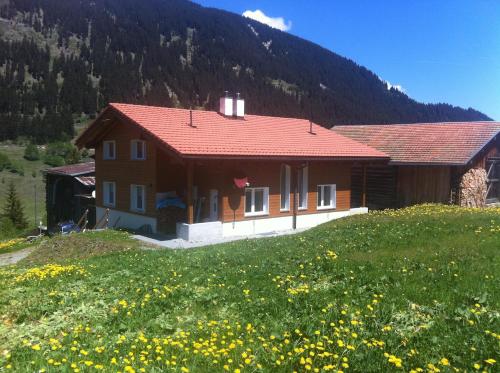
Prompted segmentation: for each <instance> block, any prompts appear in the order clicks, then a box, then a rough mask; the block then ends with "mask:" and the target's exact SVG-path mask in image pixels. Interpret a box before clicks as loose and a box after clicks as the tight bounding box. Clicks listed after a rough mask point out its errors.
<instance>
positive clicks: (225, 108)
mask: <svg viewBox="0 0 500 373" xmlns="http://www.w3.org/2000/svg"><path fill="white" fill-rule="evenodd" d="M219 113H220V114H222V115H225V116H227V117H231V116H232V115H233V98H232V97H231V96H229V93H228V92H227V91H226V92H225V95H224V97H221V99H220V101H219Z"/></svg>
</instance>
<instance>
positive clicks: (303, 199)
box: [297, 166, 309, 210]
mask: <svg viewBox="0 0 500 373" xmlns="http://www.w3.org/2000/svg"><path fill="white" fill-rule="evenodd" d="M297 172H298V173H299V174H298V175H297V182H298V180H299V179H300V173H302V185H300V184H299V186H298V187H299V195H298V196H297V198H298V209H299V210H307V200H308V193H309V166H305V167H303V168H301V169H299V170H298V171H297Z"/></svg>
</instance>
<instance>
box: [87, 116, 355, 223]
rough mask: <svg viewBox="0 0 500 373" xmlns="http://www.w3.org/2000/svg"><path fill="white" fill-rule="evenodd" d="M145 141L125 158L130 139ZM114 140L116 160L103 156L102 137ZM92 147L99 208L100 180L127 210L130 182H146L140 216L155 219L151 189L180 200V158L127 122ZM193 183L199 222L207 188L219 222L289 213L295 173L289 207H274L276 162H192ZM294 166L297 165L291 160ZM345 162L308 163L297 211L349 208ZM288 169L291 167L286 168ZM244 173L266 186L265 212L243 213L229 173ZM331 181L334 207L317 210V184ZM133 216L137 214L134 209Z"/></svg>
mask: <svg viewBox="0 0 500 373" xmlns="http://www.w3.org/2000/svg"><path fill="white" fill-rule="evenodd" d="M134 139H141V140H145V141H146V147H147V149H146V151H147V155H146V160H132V159H131V141H132V140H134ZM106 140H114V141H115V142H116V159H115V160H103V155H102V151H103V150H102V141H106ZM102 141H101V142H100V143H99V145H98V146H97V147H96V149H95V162H96V180H97V182H96V193H97V199H96V205H97V206H103V195H102V189H103V182H104V181H111V182H115V183H116V205H115V207H114V208H115V209H117V210H120V211H125V212H131V210H130V185H131V184H138V185H145V186H146V211H145V212H144V215H146V216H150V217H157V216H158V212H157V210H156V206H155V204H156V193H159V192H169V191H175V192H176V193H177V195H178V196H179V197H181V199H183V200H184V201H186V195H187V187H186V185H187V176H186V161H181V160H179V159H175V158H174V157H172V156H171V155H169V154H167V153H165V152H164V151H163V150H162V149H159V148H158V147H157V146H156V143H155V142H153V141H148V139H147V138H144V137H143V135H142V133H141V131H140V130H139V129H136V128H134V127H132V126H129V125H126V124H122V123H116V125H115V126H114V127H113V128H112V129H111V130H110V131H109V132H108V133H107V134H106V135H105V137H104V138H103V139H102ZM192 162H193V163H194V177H193V185H194V186H196V187H197V188H198V197H199V198H204V202H203V204H202V213H201V215H200V221H203V219H205V218H206V217H208V215H209V202H208V201H209V192H210V189H217V190H218V191H219V212H220V216H219V218H220V219H221V220H222V221H224V222H231V221H238V220H247V219H259V218H270V217H279V216H290V215H292V214H293V185H294V184H293V183H294V182H295V179H296V173H295V172H294V171H292V174H291V179H292V182H291V188H290V190H291V193H290V210H289V211H287V212H281V211H280V169H281V164H282V163H283V162H278V161H263V160H259V161H258V160H255V161H252V160H249V161H235V160H232V161H231V160H193V161H192ZM294 166H297V164H295V165H294ZM351 166H352V164H351V163H350V162H310V163H309V175H308V190H309V193H308V206H307V209H305V210H300V211H298V214H311V213H318V212H328V211H332V210H334V211H344V210H349V209H350V207H351ZM292 170H293V169H292ZM241 176H248V178H249V181H250V183H251V186H254V187H258V186H261V187H269V214H268V215H265V216H261V217H245V216H244V206H245V202H244V197H245V194H244V189H238V188H236V187H234V186H233V184H234V183H233V179H234V178H235V177H241ZM318 184H336V190H337V194H336V208H335V209H331V210H317V207H316V205H317V203H316V199H317V195H316V194H317V193H316V190H317V185H318ZM134 213H136V214H137V212H134Z"/></svg>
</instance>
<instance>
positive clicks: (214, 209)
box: [210, 189, 219, 221]
mask: <svg viewBox="0 0 500 373" xmlns="http://www.w3.org/2000/svg"><path fill="white" fill-rule="evenodd" d="M217 220H219V191H218V190H217V189H210V221H217Z"/></svg>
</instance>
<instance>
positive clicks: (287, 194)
mask: <svg viewBox="0 0 500 373" xmlns="http://www.w3.org/2000/svg"><path fill="white" fill-rule="evenodd" d="M283 171H285V185H283V178H282V176H283V175H282V174H283ZM283 192H284V193H283ZM283 194H285V197H286V199H285V206H284V207H283V206H282V198H283ZM280 211H281V212H286V211H290V166H289V165H287V164H282V165H281V167H280Z"/></svg>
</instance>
